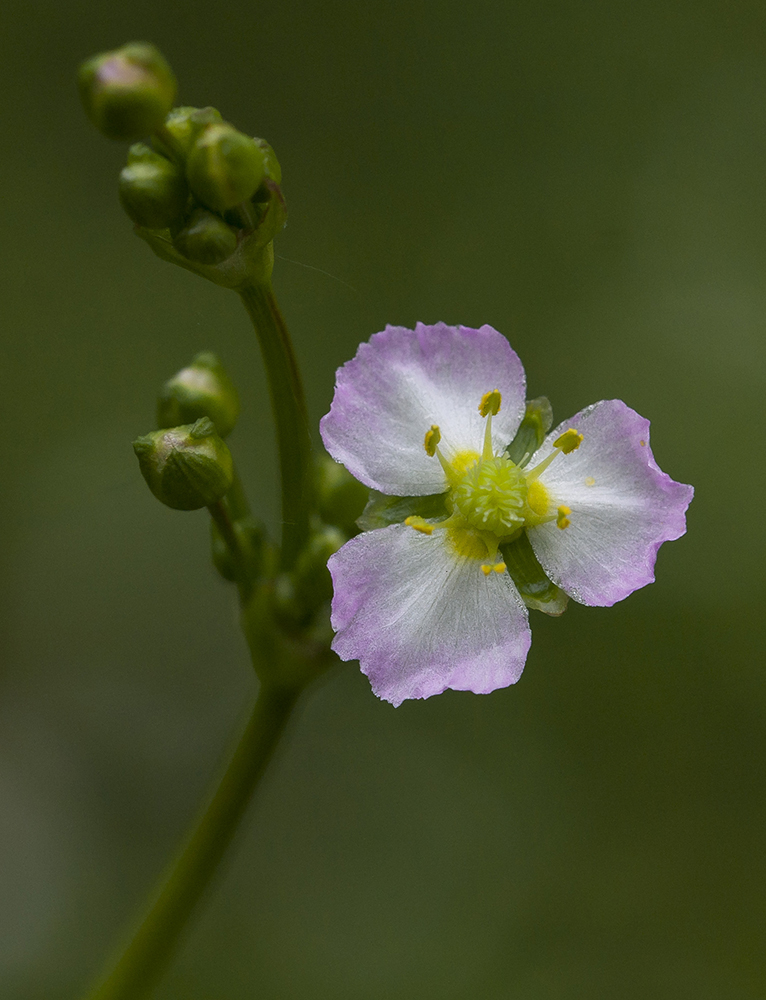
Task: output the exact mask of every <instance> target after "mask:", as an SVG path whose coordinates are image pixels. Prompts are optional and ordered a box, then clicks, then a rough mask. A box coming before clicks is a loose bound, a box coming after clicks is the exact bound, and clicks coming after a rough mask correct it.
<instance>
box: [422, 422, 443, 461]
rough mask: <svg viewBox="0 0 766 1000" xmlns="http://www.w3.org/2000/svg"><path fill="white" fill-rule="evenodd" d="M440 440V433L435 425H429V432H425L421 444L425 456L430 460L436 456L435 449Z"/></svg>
mask: <svg viewBox="0 0 766 1000" xmlns="http://www.w3.org/2000/svg"><path fill="white" fill-rule="evenodd" d="M441 439H442V432H441V431H440V430H439V428H438V426H437V425H436V424H431V430H430V431H426V437H425V441H424V442H423V447H424V448H425V450H426V454H427V455H428V456H430V457H431V458H433V457H434V455H435V454H436V448H437V445H438V444H439V442H440V441H441Z"/></svg>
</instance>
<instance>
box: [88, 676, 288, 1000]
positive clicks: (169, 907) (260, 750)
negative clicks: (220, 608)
mask: <svg viewBox="0 0 766 1000" xmlns="http://www.w3.org/2000/svg"><path fill="white" fill-rule="evenodd" d="M299 693H300V691H299V689H298V688H287V687H280V686H276V685H269V684H262V685H261V689H260V691H259V693H258V698H257V700H256V702H255V705H254V706H253V710H252V714H251V716H250V719H249V721H248V723H247V726H246V728H245V730H244V732H243V734H242V736H241V738H240V740H239V743H238V745H237V747H236V749H235V751H234V753H233V755H232V757H231V760H230V762H229V765H228V767H227V768H226V771H225V773H224V775H223V778H222V779H221V781H220V783H219V784H218V786H217V788H216V790H215V792H214V794H213V795H212V798H211V799H210V804H209V805H208V806H207V808H206V809H205V811H204V812H203V814H202V816H201V817H200V819H199V821H198V822H197V824H196V826H195V827H194V829H193V831H192V833H191V834H190V836H189V837H188V839H187V841H186V843H185V844H184V846H183V847H182V848H181V851H180V853H179V855H178V857H177V859H176V860H175V862H174V863H173V864H172V865H171V866H170V868H169V870H168V873H167V876H166V878H165V880H164V882H163V884H162V886H161V888H160V889H159V891H158V893H157V895H156V897H155V900H154V902H153V903H152V905H151V907H150V909H149V911H148V913H147V915H146V917H145V918H144V920H143V921H142V923H141V924H140V926H139V927H138V930H137V931H136V932H135V934H134V936H133V937H132V940H131V941H130V944H129V945H128V946H127V948H126V949H125V950H124V951H123V953H122V954H121V956H120V958H119V959H118V960H117V962H116V964H115V965H114V967H113V969H112V971H111V972H110V973H109V974H108V976H107V977H106V979H104V980H103V981H102V982H101V984H100V985H98V986H96V988H95V989H94V990H93V991H92V992H90V993H89V994H87V1000H138V998H139V997H141V996H144V995H145V994H146V993H147V991H148V990H149V989H150V988H151V987H152V986H153V985H154V983H155V982H156V981H157V979H158V978H159V976H160V974H161V973H162V971H163V969H164V968H165V966H166V964H167V962H168V961H169V959H170V958H171V957H172V955H173V952H174V950H175V948H176V946H177V944H178V941H179V938H180V936H181V934H182V931H183V929H184V926H185V924H186V922H187V920H188V918H189V914H190V913H191V911H192V910H193V908H194V906H195V905H196V904H197V902H198V901H199V899H200V897H201V896H202V895H203V894H204V892H205V890H206V888H207V887H208V885H209V884H210V881H211V879H212V876H213V874H214V873H215V870H216V868H217V866H218V864H219V862H220V860H221V858H222V857H223V854H224V852H225V851H226V848H227V847H228V845H229V843H230V842H231V839H232V837H233V835H234V832H235V831H236V829H237V826H238V824H239V821H240V819H241V818H242V815H243V813H244V811H245V809H246V808H247V805H248V803H249V801H250V799H251V797H252V793H253V790H254V789H255V788H256V786H257V785H258V782H259V781H260V779H261V777H262V775H263V773H264V770H265V769H266V765H267V764H268V762H269V760H270V759H271V757H272V755H273V753H274V750H275V748H276V746H277V743H278V742H279V739H280V737H281V736H282V733H283V731H284V729H285V726H286V725H287V722H288V719H289V717H290V714H291V712H292V710H293V708H294V707H295V703H296V701H297V698H298V696H299Z"/></svg>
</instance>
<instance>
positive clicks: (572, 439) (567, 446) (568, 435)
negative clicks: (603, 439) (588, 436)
mask: <svg viewBox="0 0 766 1000" xmlns="http://www.w3.org/2000/svg"><path fill="white" fill-rule="evenodd" d="M582 441H583V436H582V434H581V433H580V432H579V431H576V430H575V429H574V427H570V428H569V430H568V431H564V433H563V434H562V435H561V437H557V438H556V440H555V441H554V442H553V447H554V448H558V449H559V450H560V451H563V453H564V454H565V455H568V454H569V453H570V451H576V450H577V449H578V448H579V447H580V445H581V444H582Z"/></svg>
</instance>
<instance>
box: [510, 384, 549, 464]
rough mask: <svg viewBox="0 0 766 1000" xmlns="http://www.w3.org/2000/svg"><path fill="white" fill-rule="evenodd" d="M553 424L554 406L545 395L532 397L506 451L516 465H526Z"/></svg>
mask: <svg viewBox="0 0 766 1000" xmlns="http://www.w3.org/2000/svg"><path fill="white" fill-rule="evenodd" d="M552 425H553V408H552V407H551V404H550V402H549V401H548V399H547V398H546V397H545V396H540V397H538V398H537V399H530V400H529V402H528V403H527V410H526V413H525V414H524V419H523V420H522V421H521V425H520V426H519V429H518V430H517V431H516V437H515V438H514V439H513V441H511V443H510V444H509V445H508V447H507V448H506V449H505V453H506V455H507V456H508V458H510V460H511V461H512V462H514V463H515V464H516V465H521V466H524V465H526V464H527V462H528V461H529V458H530V457H531V456H532V455H534V453H535V452H536V451H537V449H538V448H539V447H540V445H541V444H542V443H543V441H544V440H545V435H546V434H547V433H548V431H549V430H550V429H551V426H552Z"/></svg>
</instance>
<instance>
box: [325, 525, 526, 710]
mask: <svg viewBox="0 0 766 1000" xmlns="http://www.w3.org/2000/svg"><path fill="white" fill-rule="evenodd" d="M328 566H329V569H330V572H331V574H332V578H333V584H334V587H335V596H334V598H333V606H332V624H333V628H334V629H336V631H337V635H336V636H335V640H334V642H333V649H334V650H335V652H336V653H337V654H338V655H339V656H340V658H341V659H343V660H352V659H357V660H359V663H360V666H361V668H362V672H363V673H365V674H366V675H367V676H368V677H369V679H370V683H371V684H372V689H373V691H374V692H375V694H377V695H378V696H379V697H381V698H385V699H386V700H387V701H390V702H392V703H393V704H394V705H399V704H401V702H402V701H404V699H405V698H428V697H430V696H431V695H434V694H439V693H441V692H442V691H444V690H446V689H447V688H452V689H454V690H457V691H474V692H476V693H477V694H485V693H487V692H489V691H494V690H495V689H496V688H500V687H507V686H508V685H509V684H514V683H515V682H516V681H517V680H518V679H519V676H520V675H521V672H522V670H523V668H524V661H525V659H526V656H527V652H528V650H529V644H530V641H531V635H530V631H529V625H528V622H527V611H526V608H525V607H524V605H523V603H522V601H521V598H520V597H519V594H518V591H517V590H516V588H515V587H514V585H513V583H512V581H511V579H510V577H509V576H508V574H507V573H503V574H498V573H494V572H492V573H490V574H489V575H488V576H485V575H484V573H483V572H482V571H481V566H480V563H478V562H477V561H476V560H473V559H471V560H469V559H466V558H458V557H457V556H456V555H455V554H454V552H453V550H452V547H451V545H450V544H449V542H448V540H447V533H446V531H435V532H434V533H433V534H432V535H430V536H427V535H424V534H422V533H420V532H417V531H415V530H413V529H412V528H408V527H406V526H404V525H401V524H396V525H392V526H391V527H388V528H381V529H379V530H377V531H370V532H366V533H364V534H361V535H358V536H357V537H356V538H352V539H351V541H350V542H347V543H346V545H344V546H343V548H342V549H340V550H339V551H338V552H336V553H335V555H334V556H332V558H331V559H330V561H329V564H328Z"/></svg>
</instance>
